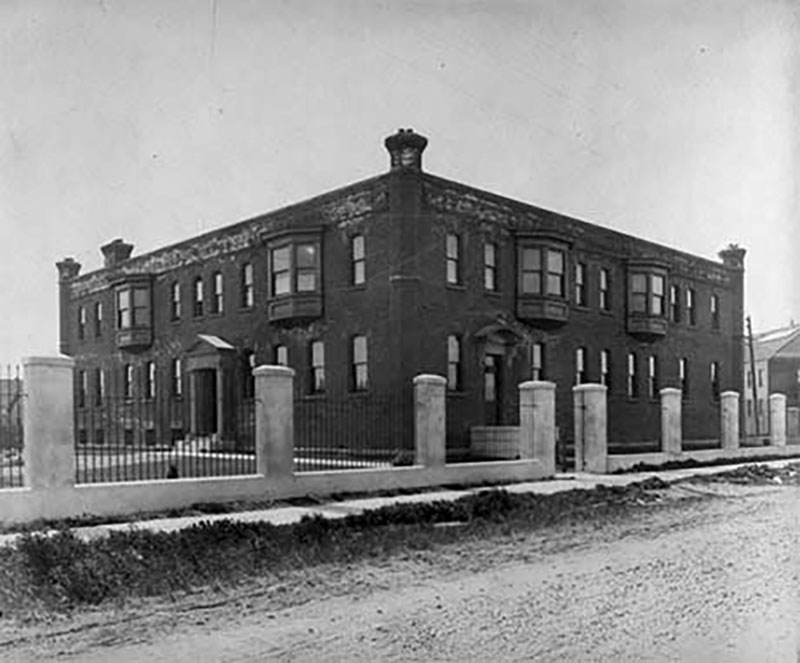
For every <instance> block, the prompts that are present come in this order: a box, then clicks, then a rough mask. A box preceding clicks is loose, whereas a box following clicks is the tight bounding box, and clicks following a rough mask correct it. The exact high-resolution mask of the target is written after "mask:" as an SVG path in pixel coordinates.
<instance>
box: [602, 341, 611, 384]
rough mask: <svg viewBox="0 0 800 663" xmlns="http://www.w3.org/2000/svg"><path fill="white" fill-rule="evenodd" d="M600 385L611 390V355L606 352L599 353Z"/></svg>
mask: <svg viewBox="0 0 800 663" xmlns="http://www.w3.org/2000/svg"><path fill="white" fill-rule="evenodd" d="M600 384H604V385H605V386H606V388H607V389H608V390H609V391H610V390H611V353H610V352H609V351H608V350H601V351H600Z"/></svg>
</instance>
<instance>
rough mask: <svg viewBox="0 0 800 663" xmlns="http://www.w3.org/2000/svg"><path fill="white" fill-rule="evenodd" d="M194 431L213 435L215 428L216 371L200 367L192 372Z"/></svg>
mask: <svg viewBox="0 0 800 663" xmlns="http://www.w3.org/2000/svg"><path fill="white" fill-rule="evenodd" d="M194 384H195V393H194V398H195V410H194V411H195V432H196V433H197V434H198V435H213V434H214V433H217V432H218V428H217V371H216V370H215V369H213V368H202V369H199V370H197V371H195V372H194Z"/></svg>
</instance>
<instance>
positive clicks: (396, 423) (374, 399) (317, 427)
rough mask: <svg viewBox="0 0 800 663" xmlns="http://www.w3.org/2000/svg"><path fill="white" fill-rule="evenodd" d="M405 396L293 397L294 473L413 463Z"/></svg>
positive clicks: (392, 394) (412, 445)
mask: <svg viewBox="0 0 800 663" xmlns="http://www.w3.org/2000/svg"><path fill="white" fill-rule="evenodd" d="M404 396H405V395H404V394H403V393H401V392H398V393H388V394H372V393H369V394H363V395H362V394H351V395H346V396H344V397H326V396H303V395H295V402H294V439H295V445H294V469H295V471H296V472H310V471H321V470H348V469H365V468H381V467H392V466H396V465H411V464H413V462H414V443H413V434H412V432H413V429H412V428H411V424H412V423H413V422H412V418H411V417H410V416H407V415H406V413H410V405H411V404H410V402H409V403H407V402H406V401H405V399H404Z"/></svg>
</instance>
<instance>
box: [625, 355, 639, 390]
mask: <svg viewBox="0 0 800 663" xmlns="http://www.w3.org/2000/svg"><path fill="white" fill-rule="evenodd" d="M627 368H628V373H627V376H628V384H627V393H628V398H637V397H638V396H639V360H638V358H637V356H636V353H634V352H629V353H628V366H627Z"/></svg>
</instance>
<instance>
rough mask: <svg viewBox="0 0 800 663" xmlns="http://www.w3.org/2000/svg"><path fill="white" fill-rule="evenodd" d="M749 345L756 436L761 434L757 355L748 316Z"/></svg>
mask: <svg viewBox="0 0 800 663" xmlns="http://www.w3.org/2000/svg"><path fill="white" fill-rule="evenodd" d="M747 345H748V347H749V348H750V384H751V386H752V388H753V419H754V421H755V422H756V436H758V435H760V434H761V430H760V428H761V427H760V426H759V419H760V415H759V412H758V387H757V386H756V353H755V351H754V350H753V327H752V325H751V324H750V316H749V315H748V316H747Z"/></svg>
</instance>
